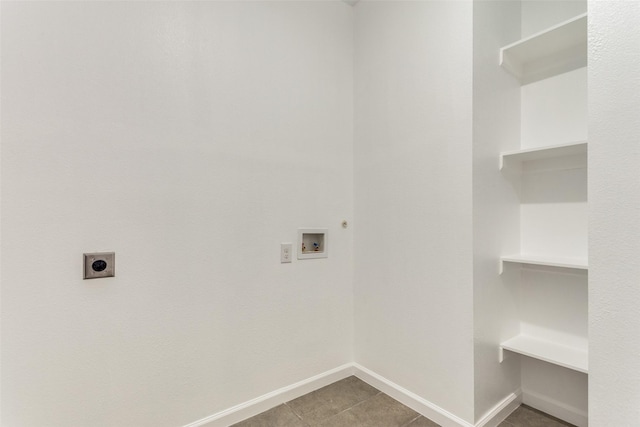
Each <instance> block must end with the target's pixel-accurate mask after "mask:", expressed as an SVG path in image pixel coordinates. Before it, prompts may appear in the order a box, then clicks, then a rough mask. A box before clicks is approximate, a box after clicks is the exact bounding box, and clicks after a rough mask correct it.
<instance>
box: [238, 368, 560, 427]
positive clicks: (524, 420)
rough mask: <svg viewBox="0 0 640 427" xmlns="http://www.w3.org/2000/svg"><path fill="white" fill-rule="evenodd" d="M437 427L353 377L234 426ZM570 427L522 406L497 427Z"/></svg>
mask: <svg viewBox="0 0 640 427" xmlns="http://www.w3.org/2000/svg"><path fill="white" fill-rule="evenodd" d="M309 426H314V427H315V426H319V427H437V426H438V424H436V423H434V422H433V421H431V420H429V419H427V418H425V417H423V416H422V415H420V414H419V413H417V412H416V411H414V410H412V409H410V408H408V407H406V406H405V405H403V404H402V403H400V402H398V401H396V400H394V399H392V398H391V397H389V396H387V395H386V394H384V393H382V392H381V391H380V390H378V389H376V388H374V387H372V386H370V385H369V384H367V383H365V382H364V381H362V380H360V379H358V378H356V377H353V376H351V377H348V378H345V379H343V380H340V381H338V382H335V383H333V384H330V385H328V386H326V387H323V388H321V389H319V390H316V391H314V392H311V393H309V394H305V395H304V396H302V397H299V398H297V399H294V400H292V401H290V402H287V403H284V404H282V405H280V406H276V407H275V408H273V409H270V410H268V411H266V412H263V413H261V414H259V415H256V416H255V417H253V418H249V419H248V420H245V421H242V422H240V423H238V424H234V425H233V427H309ZM564 426H571V424H567V423H565V422H563V421H560V420H558V419H556V418H553V417H550V416H549V415H546V414H543V413H542V412H540V411H536V410H535V409H532V408H529V407H527V406H521V407H519V408H518V409H516V410H515V411H514V412H513V413H512V414H511V415H509V417H508V418H507V419H506V420H505V421H503V422H502V423H501V424H500V426H499V427H564Z"/></svg>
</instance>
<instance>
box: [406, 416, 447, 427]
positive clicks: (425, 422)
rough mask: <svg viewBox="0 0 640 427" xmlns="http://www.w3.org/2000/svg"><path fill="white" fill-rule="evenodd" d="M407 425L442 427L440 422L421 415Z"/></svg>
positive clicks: (410, 426)
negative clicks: (437, 422)
mask: <svg viewBox="0 0 640 427" xmlns="http://www.w3.org/2000/svg"><path fill="white" fill-rule="evenodd" d="M406 427H440V424H436V423H434V422H433V421H431V420H430V419H429V418H425V417H423V416H422V415H421V416H419V417H418V418H416V419H415V420H413V421H411V422H410V423H409V424H407V425H406Z"/></svg>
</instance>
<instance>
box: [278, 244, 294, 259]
mask: <svg viewBox="0 0 640 427" xmlns="http://www.w3.org/2000/svg"><path fill="white" fill-rule="evenodd" d="M292 259H293V243H281V244H280V262H281V263H282V264H284V263H287V262H291V261H292Z"/></svg>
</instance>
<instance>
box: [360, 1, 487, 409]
mask: <svg viewBox="0 0 640 427" xmlns="http://www.w3.org/2000/svg"><path fill="white" fill-rule="evenodd" d="M472 8H473V4H472V2H449V1H429V2H375V1H372V2H366V1H365V2H360V3H358V4H357V5H356V7H355V11H356V29H355V40H356V41H355V44H356V64H355V69H356V74H355V75H356V86H355V87H356V91H355V111H356V121H355V127H356V132H355V194H356V196H355V215H356V216H355V223H356V227H355V228H356V231H355V238H354V242H355V324H356V341H355V342H356V345H355V361H356V362H358V363H360V364H361V365H363V366H365V367H366V368H368V369H370V370H373V371H374V372H376V373H378V374H379V375H382V376H384V377H385V378H387V379H388V380H391V381H393V382H394V383H396V384H398V385H400V386H402V387H404V388H406V389H408V390H410V391H412V392H414V393H416V394H418V395H419V396H420V397H422V398H424V399H426V400H428V401H430V402H432V403H434V404H436V405H438V406H440V407H441V408H444V409H446V410H448V411H449V412H451V413H454V414H456V415H457V416H458V417H461V418H463V419H465V420H467V421H470V422H472V421H473V418H474V414H473V284H472V280H473V277H472V218H471V107H472V105H471V95H472V93H471V83H472V82H471V73H472V68H471V67H472Z"/></svg>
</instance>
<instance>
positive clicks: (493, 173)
mask: <svg viewBox="0 0 640 427" xmlns="http://www.w3.org/2000/svg"><path fill="white" fill-rule="evenodd" d="M520 14H521V7H520V3H519V2H506V1H476V2H474V8H473V282H474V285H473V286H474V293H473V297H474V337H475V345H474V352H475V358H474V366H475V369H474V381H475V382H474V394H475V398H474V400H475V418H476V420H480V419H481V418H482V417H483V416H484V415H485V414H486V413H487V412H489V411H490V410H492V408H494V406H495V405H497V404H499V403H500V402H501V401H503V400H504V399H506V398H509V396H511V395H512V394H514V393H517V392H518V390H519V389H520V358H518V357H509V355H507V358H506V359H505V361H504V362H503V363H499V359H498V349H499V345H500V342H502V341H505V340H507V339H509V338H511V337H513V336H515V335H517V334H518V332H519V330H520V322H519V314H518V309H519V308H518V301H519V299H520V287H519V285H520V282H519V276H518V275H519V271H518V270H517V269H513V268H507V269H506V270H505V271H504V273H503V274H502V275H499V274H498V259H499V257H500V256H501V255H506V254H511V253H518V251H519V250H520V234H519V233H518V230H519V229H520V201H519V198H518V193H517V189H518V187H519V181H518V180H517V179H516V177H511V176H510V175H509V174H507V173H506V172H505V173H501V172H500V170H499V157H500V153H501V152H503V151H513V150H517V149H519V148H520V141H519V140H520V97H521V94H520V83H519V82H518V81H517V80H516V79H515V78H514V77H513V76H511V75H510V74H508V73H507V72H506V71H505V70H503V69H502V68H500V67H499V66H498V53H499V51H500V48H501V47H502V46H506V45H508V44H510V43H513V42H514V41H516V40H518V39H519V38H520ZM509 178H513V179H509Z"/></svg>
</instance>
